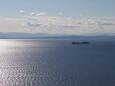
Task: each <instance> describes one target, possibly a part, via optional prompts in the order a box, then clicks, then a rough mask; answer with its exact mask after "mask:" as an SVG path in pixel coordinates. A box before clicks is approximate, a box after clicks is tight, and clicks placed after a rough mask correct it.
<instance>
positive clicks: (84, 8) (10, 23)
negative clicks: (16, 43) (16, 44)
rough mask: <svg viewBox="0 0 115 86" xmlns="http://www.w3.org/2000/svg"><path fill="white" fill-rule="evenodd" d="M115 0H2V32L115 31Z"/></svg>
mask: <svg viewBox="0 0 115 86" xmlns="http://www.w3.org/2000/svg"><path fill="white" fill-rule="evenodd" d="M114 4H115V0H0V32H4V33H10V32H16V33H32V34H53V35H89V34H93V35H94V34H112V35H113V34H114V35H115V29H114V28H115V11H114V8H115V5H114Z"/></svg>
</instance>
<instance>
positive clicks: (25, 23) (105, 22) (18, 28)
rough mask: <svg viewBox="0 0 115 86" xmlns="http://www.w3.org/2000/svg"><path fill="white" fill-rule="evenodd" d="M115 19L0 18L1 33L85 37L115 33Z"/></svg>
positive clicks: (59, 17) (60, 17)
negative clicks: (84, 35)
mask: <svg viewBox="0 0 115 86" xmlns="http://www.w3.org/2000/svg"><path fill="white" fill-rule="evenodd" d="M114 28H115V18H103V19H100V18H84V19H82V18H81V19H80V18H79V19H72V18H67V17H62V16H47V15H46V16H25V17H21V18H0V32H24V33H38V34H39V33H46V34H56V35H57V34H58V35H60V34H61V35H65V34H66V35H83V34H91V33H109V34H111V33H113V32H115V29H114Z"/></svg>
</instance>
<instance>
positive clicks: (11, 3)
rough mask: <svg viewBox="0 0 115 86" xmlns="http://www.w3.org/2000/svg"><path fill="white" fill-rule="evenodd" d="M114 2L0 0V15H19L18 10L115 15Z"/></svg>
mask: <svg viewBox="0 0 115 86" xmlns="http://www.w3.org/2000/svg"><path fill="white" fill-rule="evenodd" d="M114 4H115V0H0V16H17V15H18V16H19V13H18V11H19V10H24V11H25V12H27V13H28V12H32V11H34V12H39V11H43V12H46V13H48V14H49V15H58V14H59V13H60V14H62V13H63V15H64V16H69V17H79V16H85V17H87V16H93V17H94V16H101V17H102V16H115V11H114V8H115V5H114Z"/></svg>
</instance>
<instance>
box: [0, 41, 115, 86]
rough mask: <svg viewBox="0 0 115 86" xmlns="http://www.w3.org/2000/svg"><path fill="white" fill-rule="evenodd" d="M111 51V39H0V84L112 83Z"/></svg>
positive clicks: (65, 85)
mask: <svg viewBox="0 0 115 86" xmlns="http://www.w3.org/2000/svg"><path fill="white" fill-rule="evenodd" d="M103 44H104V45H103ZM108 46H109V47H108ZM114 51H115V42H113V41H112V42H110V44H109V42H108V43H105V42H104V43H103V42H102V43H101V42H100V41H99V42H97V43H95V42H91V44H89V45H76V46H73V45H72V44H71V41H62V40H61V41H59V40H58V41H48V40H47V41H45V40H44V41H43V40H25V41H24V40H1V41H0V85H1V86H114V85H115V83H114V79H115V74H114V71H115V63H114V62H115V59H114V57H115V54H114Z"/></svg>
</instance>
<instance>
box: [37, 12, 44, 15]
mask: <svg viewBox="0 0 115 86" xmlns="http://www.w3.org/2000/svg"><path fill="white" fill-rule="evenodd" d="M44 15H46V13H45V12H40V13H38V14H36V16H44Z"/></svg>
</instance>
